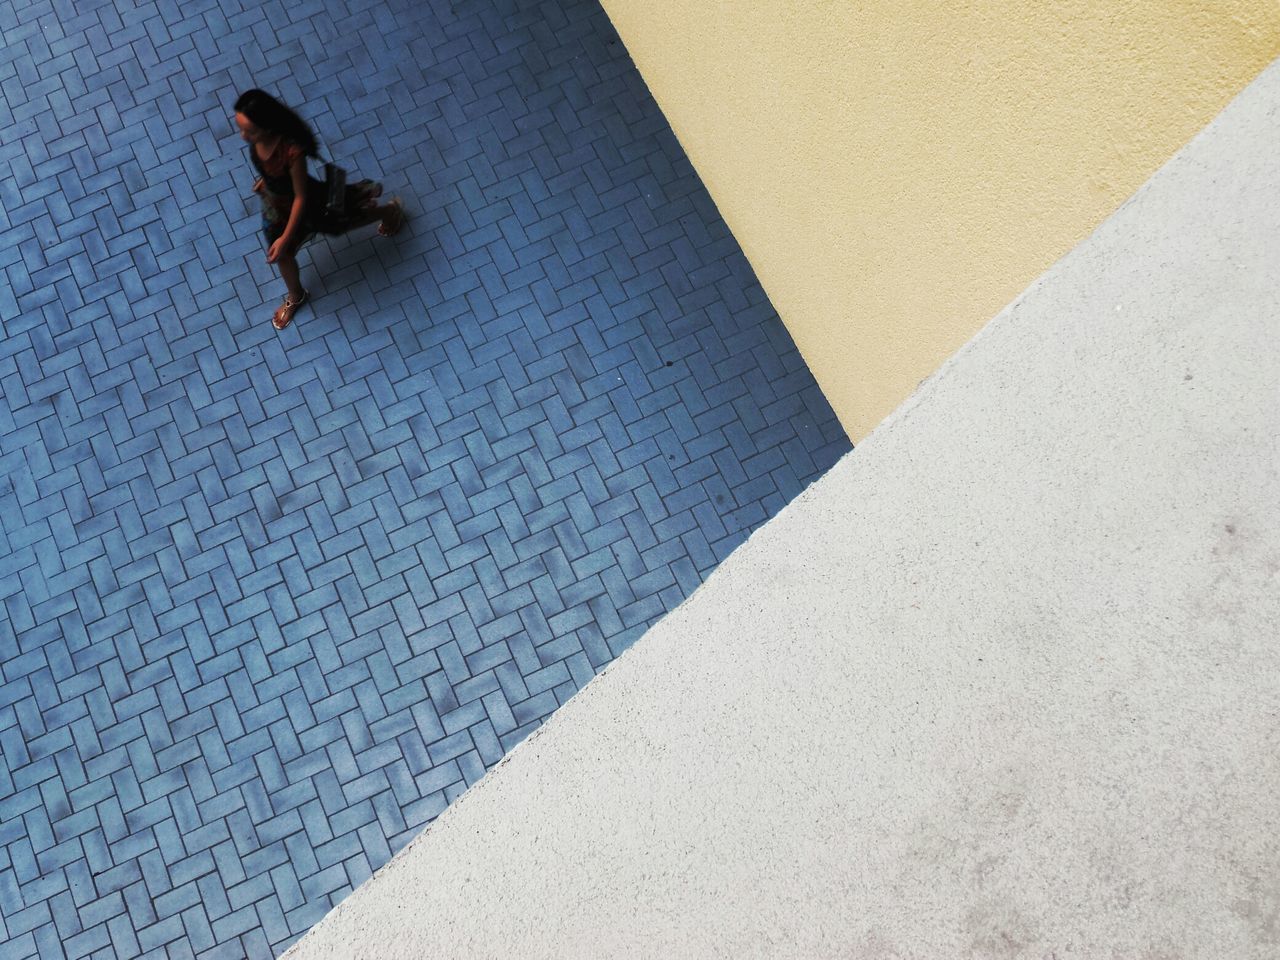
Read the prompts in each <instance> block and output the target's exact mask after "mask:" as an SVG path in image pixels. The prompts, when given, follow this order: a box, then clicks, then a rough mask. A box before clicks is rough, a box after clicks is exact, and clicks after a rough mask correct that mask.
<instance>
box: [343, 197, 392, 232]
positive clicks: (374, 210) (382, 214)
mask: <svg viewBox="0 0 1280 960" xmlns="http://www.w3.org/2000/svg"><path fill="white" fill-rule="evenodd" d="M401 212H402V210H401V208H400V207H398V206H397V205H396V204H395V203H394V202H393V203H384V204H382V205H381V206H378V205H376V204H375V205H372V206H369V207H367V208H362V209H360V210H357V211H356V213H355V215H354V216H353V217H352V224H351V225H352V226H353V227H367V226H368V225H369V224H371V223H379V224H382V225H383V226H390V225H391V224H393V223H394V222H395V218H396V217H399V216H400V215H401Z"/></svg>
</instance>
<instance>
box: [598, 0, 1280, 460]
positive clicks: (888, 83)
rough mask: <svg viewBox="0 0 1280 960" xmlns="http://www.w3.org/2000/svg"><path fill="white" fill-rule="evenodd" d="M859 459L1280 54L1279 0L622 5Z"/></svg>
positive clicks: (650, 0) (648, 68) (681, 1)
mask: <svg viewBox="0 0 1280 960" xmlns="http://www.w3.org/2000/svg"><path fill="white" fill-rule="evenodd" d="M604 6H605V8H606V10H607V11H608V13H609V16H610V17H611V19H612V20H613V22H614V25H615V27H616V28H617V29H618V31H619V34H620V35H621V37H622V39H623V42H624V43H625V44H626V45H627V49H628V50H629V52H630V53H631V55H632V57H633V58H634V59H635V61H636V64H637V66H638V67H639V68H640V72H641V74H642V75H643V76H644V78H645V80H646V82H647V83H648V84H649V87H650V89H651V90H652V92H653V94H654V96H655V98H656V99H657V101H658V104H659V105H660V106H661V107H662V109H663V111H664V112H665V113H666V115H667V118H668V119H669V120H670V122H671V125H672V127H673V128H674V130H675V132H676V134H677V136H678V137H679V138H680V141H681V143H682V144H683V145H684V147H685V149H686V150H687V152H688V154H689V157H690V159H691V160H692V162H693V164H694V166H695V167H696V168H697V170H698V172H699V173H700V174H701V176H702V178H703V181H704V182H705V183H706V185H707V187H708V189H709V190H710V192H711V196H712V198H713V199H714V200H715V202H716V204H717V205H718V206H719V208H720V212H721V214H722V215H723V216H724V218H725V220H726V221H727V223H728V224H729V227H730V229H732V230H733V232H734V235H735V236H736V237H737V238H738V240H739V242H740V243H741V244H742V247H743V250H744V251H745V252H746V255H747V258H748V259H749V260H750V261H751V264H752V266H753V267H754V268H755V270H756V273H757V275H758V276H759V278H760V281H761V283H762V284H763V285H764V288H765V290H766V292H767V293H768V294H769V296H770V298H771V299H772V301H773V304H774V306H775V307H777V309H778V312H779V314H780V315H781V316H782V319H783V321H784V322H785V323H786V324H787V327H788V329H789V330H790V331H791V334H792V336H793V337H794V338H795V340H796V343H797V344H798V346H799V348H800V351H801V353H802V354H803V355H804V358H805V360H806V361H807V362H808V364H809V366H810V367H811V368H812V370H813V373H814V375H815V376H816V377H817V380H818V383H819V384H820V385H821V386H822V388H823V390H824V391H825V392H826V395H827V397H828V399H829V400H830V401H831V404H832V405H833V406H834V407H835V410H836V412H837V414H838V415H839V416H840V418H841V421H842V422H843V423H844V426H845V428H846V429H847V430H848V431H849V434H850V435H851V436H852V437H853V438H854V439H855V440H858V439H861V438H862V437H863V436H865V435H866V434H867V433H868V432H869V431H870V430H871V429H872V428H873V427H874V426H875V425H876V424H877V423H878V422H879V421H880V420H881V419H882V418H883V417H884V416H885V415H886V414H887V413H889V411H891V410H892V409H893V408H894V407H896V406H897V405H898V404H899V403H900V402H901V401H902V400H903V399H904V398H905V397H906V396H907V395H908V394H910V393H911V391H912V390H913V389H914V388H915V387H916V385H917V384H918V383H919V381H920V380H921V379H923V378H924V377H926V376H928V375H929V374H930V373H932V372H933V371H934V370H935V369H936V368H937V366H938V365H939V364H940V363H941V362H942V361H943V360H944V359H946V358H947V357H948V356H949V355H950V354H951V353H952V352H953V351H955V350H956V348H957V347H959V346H960V345H961V344H962V343H964V341H965V340H967V339H968V338H969V337H970V336H972V335H973V333H974V332H975V331H976V330H977V329H978V328H979V327H980V326H982V324H983V323H985V322H986V321H987V320H988V319H990V318H991V317H992V316H993V315H994V314H996V313H997V312H999V310H1000V309H1001V308H1002V307H1004V306H1005V304H1007V303H1008V302H1009V301H1010V300H1011V299H1012V298H1013V297H1014V296H1015V295H1017V294H1018V293H1019V292H1020V291H1021V290H1022V289H1023V288H1024V287H1025V286H1026V285H1027V284H1028V283H1030V282H1031V281H1032V280H1033V279H1035V278H1036V277H1037V276H1038V275H1039V274H1040V273H1042V272H1043V271H1044V270H1045V269H1046V268H1047V267H1049V266H1050V264H1052V263H1053V262H1054V261H1055V260H1057V259H1058V258H1059V257H1060V256H1062V255H1063V254H1064V253H1066V252H1067V251H1068V250H1069V249H1071V247H1072V246H1074V245H1075V244H1076V243H1077V242H1078V241H1079V240H1081V239H1082V238H1083V237H1084V236H1086V235H1087V234H1088V233H1089V232H1090V231H1091V230H1092V229H1093V228H1094V227H1096V226H1097V225H1098V224H1099V223H1100V222H1101V221H1102V220H1103V219H1105V218H1106V217H1107V216H1108V215H1109V214H1110V213H1111V212H1112V211H1113V210H1114V209H1115V208H1116V207H1117V206H1118V205H1119V204H1120V203H1121V202H1122V201H1123V200H1124V199H1125V198H1127V197H1128V196H1129V195H1130V194H1131V193H1132V192H1133V191H1134V190H1135V189H1136V188H1137V187H1138V186H1140V185H1141V184H1142V182H1143V181H1144V180H1146V178H1147V177H1148V176H1150V174H1151V173H1153V172H1154V171H1155V170H1156V169H1157V168H1158V167H1159V166H1160V165H1161V164H1162V163H1163V162H1164V161H1165V160H1166V159H1168V157H1169V156H1170V155H1171V154H1172V153H1173V152H1174V151H1175V150H1177V149H1178V148H1179V147H1180V146H1182V144H1184V143H1185V142H1186V141H1187V140H1188V139H1190V137H1191V136H1192V135H1193V134H1195V132H1196V131H1197V130H1199V129H1200V128H1201V127H1203V126H1204V124H1205V123H1207V122H1208V121H1209V120H1210V119H1212V118H1213V116H1214V115H1215V114H1216V113H1217V112H1218V111H1219V110H1220V109H1221V108H1222V107H1223V106H1225V105H1226V103H1227V101H1228V100H1230V99H1231V97H1232V96H1233V95H1234V94H1235V93H1236V92H1238V91H1239V90H1240V89H1241V88H1242V87H1244V86H1245V84H1247V83H1248V81H1250V80H1251V79H1253V77H1254V76H1255V75H1256V74H1257V73H1258V72H1259V71H1260V70H1261V69H1262V67H1263V66H1265V65H1266V64H1267V63H1269V62H1270V61H1271V59H1272V58H1274V57H1275V56H1276V55H1277V54H1280V3H1277V2H1275V0H1267V2H1263V0H1236V2H1232V0H1221V2H1207V0H1206V2H1198V3H1193V2H1176V0H1139V2H1128V0H1112V2H1110V3H1107V2H1101V0H1097V2H1090V0H1062V2H1039V0H1023V2H1018V3H1014V2H999V0H987V2H974V3H963V2H952V3H937V2H918V0H892V2H888V0H604Z"/></svg>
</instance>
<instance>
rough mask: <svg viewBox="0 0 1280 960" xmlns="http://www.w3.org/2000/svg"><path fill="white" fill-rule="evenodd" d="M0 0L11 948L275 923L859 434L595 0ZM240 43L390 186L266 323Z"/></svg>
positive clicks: (60, 949) (255, 941)
mask: <svg viewBox="0 0 1280 960" xmlns="http://www.w3.org/2000/svg"><path fill="white" fill-rule="evenodd" d="M0 29H2V30H3V47H2V52H0V205H2V207H3V210H2V211H0V270H2V271H3V280H2V281H0V320H3V334H2V335H0V391H2V394H3V396H2V398H0V520H2V538H3V539H2V540H0V598H2V600H3V606H2V609H0V751H2V753H3V762H2V763H0V947H2V948H3V949H0V954H2V955H3V956H5V957H11V958H24V957H34V956H40V957H43V958H49V957H62V956H66V957H85V956H92V957H117V956H118V957H134V956H139V955H148V956H173V957H181V956H198V957H242V956H246V955H247V956H252V957H257V956H268V955H271V954H272V953H278V952H279V951H280V950H282V949H283V948H284V947H285V946H286V945H288V944H289V943H291V942H292V941H293V940H295V939H296V938H297V937H298V936H299V935H300V934H301V933H302V932H303V931H305V930H306V928H307V927H308V926H309V925H310V924H312V923H314V922H315V921H316V920H317V919H319V917H320V916H321V915H322V914H323V913H324V912H325V911H326V910H327V909H328V908H329V907H330V906H331V905H332V904H334V903H335V902H336V901H338V900H339V899H341V898H342V897H343V896H344V895H345V894H346V893H347V892H349V891H350V890H351V889H352V887H353V886H354V885H356V884H358V883H360V882H361V881H362V880H364V879H365V878H366V877H368V876H369V874H370V872H371V871H372V870H374V869H376V868H377V867H378V866H379V865H381V864H382V863H384V862H385V861H386V860H387V859H388V858H389V857H390V856H391V855H392V853H393V852H394V851H396V850H397V849H399V848H400V847H402V846H403V845H404V844H405V843H406V842H407V841H408V839H409V838H410V837H412V836H413V835H414V834H415V832H417V831H418V830H420V829H421V828H422V827H423V826H424V825H425V824H427V823H428V822H430V821H431V819H432V818H433V817H435V816H436V815H437V814H439V813H440V812H441V811H442V810H443V809H444V808H445V806H446V805H447V804H448V803H449V802H450V801H451V800H453V799H454V798H455V797H456V796H458V794H459V793H461V792H462V791H463V790H464V789H465V788H466V786H467V785H468V784H470V783H473V782H475V780H476V779H477V778H479V777H480V776H481V775H482V774H483V773H484V771H485V770H486V769H487V768H488V767H490V766H492V765H493V764H494V763H495V762H496V761H497V760H498V759H499V758H500V757H501V756H502V755H503V753H504V751H506V750H508V749H510V748H511V747H512V746H513V745H514V744H515V743H516V742H518V741H519V740H520V739H521V738H522V737H524V736H526V735H527V734H528V733H529V732H530V731H531V730H532V729H534V728H535V727H536V726H537V725H538V724H539V723H541V722H542V721H543V720H544V719H545V718H546V717H547V716H548V715H549V714H550V713H551V712H552V711H554V710H555V709H556V707H557V706H558V705H559V704H561V703H564V702H565V700H566V699H568V698H569V697H570V696H572V695H573V693H574V691H576V690H578V689H579V688H580V687H581V686H582V685H583V684H584V683H586V682H587V681H588V680H589V679H590V678H591V677H592V675H593V674H594V673H596V672H597V671H599V670H600V669H601V668H602V667H603V666H604V665H605V664H607V663H608V662H609V661H610V660H611V659H612V658H613V657H615V656H617V655H618V654H619V653H620V652H621V651H622V650H623V649H625V648H626V647H627V646H628V645H629V644H631V643H632V642H634V641H635V639H636V638H637V637H638V636H639V635H640V634H641V633H642V632H643V631H644V629H645V628H646V626H648V625H649V624H651V623H652V622H653V621H654V620H655V619H657V618H658V617H660V616H661V615H662V614H663V613H664V612H665V611H667V610H670V609H671V608H672V606H674V605H675V604H676V603H678V602H679V601H680V600H681V599H682V598H683V597H685V596H687V595H688V594H689V592H690V591H692V590H693V589H694V588H695V587H697V585H698V584H699V583H700V582H701V581H702V579H703V578H704V577H705V576H706V575H707V573H708V572H709V571H710V570H711V569H712V568H713V567H715V565H716V564H717V563H718V562H719V561H720V560H722V559H723V558H724V557H725V556H726V554H728V552H729V551H730V550H732V549H733V548H734V547H735V546H736V545H738V544H739V543H741V542H742V540H743V539H744V538H745V537H746V536H747V535H748V533H749V532H750V531H751V530H752V529H754V528H755V527H756V526H758V525H759V524H760V523H762V522H764V521H765V520H766V519H767V518H768V517H769V516H771V515H772V514H773V513H775V512H776V511H777V510H778V509H779V507H781V506H782V505H783V504H784V503H786V502H787V500H788V499H790V498H791V497H793V496H794V495H795V494H796V493H798V492H799V491H800V490H801V489H802V487H803V486H804V485H805V484H807V483H808V482H810V481H811V480H813V479H814V478H815V477H817V476H818V475H819V474H820V473H821V472H822V471H823V470H824V469H826V468H827V467H828V466H829V465H830V464H831V463H833V462H834V460H835V459H836V458H837V457H838V456H839V455H840V454H841V453H843V452H844V451H845V450H847V449H848V447H849V444H848V441H847V440H846V439H845V437H844V436H843V434H842V432H841V431H840V429H839V427H838V425H837V423H836V421H835V419H834V417H833V416H832V413H831V411H830V409H829V408H828V406H827V404H826V403H825V401H824V400H823V398H822V396H821V395H820V393H819V392H818V390H817V388H816V386H815V384H814V382H813V380H812V378H811V376H810V374H809V373H808V371H807V369H806V368H805V366H804V364H803V363H802V362H801V360H800V358H799V356H798V354H797V352H796V350H795V348H794V346H793V344H792V343H791V341H790V339H789V338H788V336H787V334H786V333H785V331H784V330H783V328H782V326H781V325H780V323H779V321H778V318H777V316H776V314H775V313H774V311H773V309H772V308H771V307H770V305H769V303H768V301H767V299H766V298H765V296H764V294H763V293H762V291H761V289H760V286H759V285H758V283H757V282H756V280H755V279H754V277H753V275H752V273H751V270H750V269H749V267H748V266H747V264H746V262H745V260H744V259H743V256H742V254H741V252H740V251H739V249H738V247H737V245H736V243H735V241H734V240H733V238H732V236H731V235H730V234H729V232H728V230H727V229H726V227H725V225H724V223H723V222H722V221H721V220H720V218H719V216H718V214H717V213H716V211H715V208H714V206H713V205H712V204H711V202H710V200H709V199H708V197H707V194H706V193H705V192H704V190H703V189H702V187H701V185H700V183H699V181H698V180H697V178H696V176H695V175H694V174H693V172H692V170H691V168H690V165H689V163H688V161H687V160H686V159H685V157H684V155H683V154H682V152H681V150H680V148H679V145H678V143H677V142H676V140H675V138H674V136H673V135H672V133H671V132H670V130H669V129H668V128H667V126H666V124H665V122H664V121H663V119H662V117H661V115H660V113H659V112H658V110H657V108H656V107H655V105H654V103H653V101H652V100H651V99H650V97H649V95H648V93H647V91H646V89H645V87H644V84H643V82H642V81H641V79H640V78H639V76H638V75H637V73H636V71H635V69H634V67H633V66H632V64H631V62H630V60H629V58H628V57H627V54H626V52H625V50H624V48H623V47H622V44H621V43H620V42H619V41H618V39H617V37H616V35H615V34H614V33H613V31H612V29H611V27H610V25H609V22H608V20H607V18H606V17H605V16H604V14H603V13H602V12H601V10H600V9H599V7H598V6H597V5H596V4H595V2H594V0H569V2H564V3H546V4H542V5H534V4H525V3H519V2H514V0H496V2H490V0H455V2H453V3H449V2H445V0H433V2H426V0H298V2H291V3H287V4H281V3H274V2H272V3H259V2H256V0H252V2H251V0H181V2H180V3H179V2H178V0H167V2H161V3H154V2H140V3H136V4H135V3H130V2H128V0H75V2H72V0H54V2H49V0H0ZM252 85H259V86H264V87H267V88H269V89H274V90H278V91H280V92H281V94H282V96H283V97H284V99H286V100H287V101H290V102H293V103H294V104H296V105H298V106H299V107H300V108H301V110H302V112H303V113H304V114H306V115H307V116H308V117H310V118H311V119H312V120H313V121H314V122H315V123H316V125H317V127H318V129H319V131H320V133H321V135H322V138H323V141H324V142H325V144H327V145H331V146H332V147H333V149H334V152H335V153H336V154H337V156H338V158H339V159H340V160H342V161H344V162H346V163H347V164H348V165H350V166H351V167H353V168H354V169H355V170H356V171H357V173H358V174H360V175H369V176H374V177H378V178H382V179H385V181H386V182H387V184H388V186H389V188H391V189H393V190H394V191H396V192H399V193H402V194H403V195H404V196H405V197H406V198H407V200H408V203H409V207H410V209H411V211H412V212H413V214H414V217H413V220H412V221H411V223H410V225H409V227H408V228H407V230H406V232H405V233H404V234H402V235H401V236H400V237H398V238H396V239H395V240H394V241H385V240H382V241H376V240H373V239H372V238H371V236H370V234H371V233H372V231H366V232H365V233H363V234H361V235H359V236H352V237H348V238H341V239H337V240H332V241H330V240H320V241H316V242H315V243H314V244H313V245H312V246H311V247H310V249H309V253H308V254H305V255H304V256H303V269H304V279H305V282H306V283H307V285H308V286H309V287H310V289H311V291H312V293H313V295H314V301H313V304H312V305H311V306H310V307H308V308H305V309H304V310H303V311H302V312H301V313H300V315H299V317H298V320H297V322H296V323H295V324H294V326H293V327H292V328H291V329H290V330H288V331H286V332H285V333H283V334H277V333H276V332H275V331H274V330H272V328H271V326H270V324H269V322H268V318H269V316H270V313H271V310H272V309H273V308H274V306H275V304H276V303H277V302H278V300H279V297H280V295H281V293H282V288H281V285H280V282H279V280H278V279H277V278H275V277H274V276H273V273H272V271H271V269H270V268H269V267H267V266H266V264H265V263H264V260H263V251H262V244H261V240H260V237H259V234H258V223H257V218H256V216H254V215H253V214H252V212H251V207H249V206H247V205H246V200H245V198H246V196H247V195H248V187H249V183H250V179H251V178H250V176H249V172H248V168H247V161H246V157H245V153H244V145H243V144H242V143H241V142H240V141H239V140H238V139H236V137H235V136H234V134H233V130H232V126H231V118H230V115H229V113H230V107H229V105H230V103H231V102H232V100H233V99H234V96H235V93H236V91H237V90H239V89H243V88H246V87H249V86H252ZM499 908H500V906H499V905H495V909H499Z"/></svg>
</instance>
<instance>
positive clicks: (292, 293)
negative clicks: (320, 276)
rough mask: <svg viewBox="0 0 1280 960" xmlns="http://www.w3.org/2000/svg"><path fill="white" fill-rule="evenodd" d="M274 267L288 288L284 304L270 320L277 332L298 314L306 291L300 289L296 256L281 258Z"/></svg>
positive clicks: (300, 282)
mask: <svg viewBox="0 0 1280 960" xmlns="http://www.w3.org/2000/svg"><path fill="white" fill-rule="evenodd" d="M276 266H277V267H279V268H280V276H281V277H283V278H284V282H285V286H286V287H288V288H289V296H288V297H287V298H286V299H285V302H284V303H282V304H281V305H280V306H279V307H277V308H276V313H275V316H274V317H272V318H271V322H272V324H274V325H275V328H276V329H277V330H283V329H284V328H285V327H287V326H288V325H289V324H290V323H291V322H292V321H293V315H294V314H295V313H297V312H298V308H299V307H300V306H302V304H303V302H304V301H305V300H306V299H307V291H305V290H303V289H302V279H301V277H300V276H299V270H298V258H297V257H296V256H294V255H293V254H289V255H287V256H283V257H281V258H280V259H279V260H277V261H276Z"/></svg>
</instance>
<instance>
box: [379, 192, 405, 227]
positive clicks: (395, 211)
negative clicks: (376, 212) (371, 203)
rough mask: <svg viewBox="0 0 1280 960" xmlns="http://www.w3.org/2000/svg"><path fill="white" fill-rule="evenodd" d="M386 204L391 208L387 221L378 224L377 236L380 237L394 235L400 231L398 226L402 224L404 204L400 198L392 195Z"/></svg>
mask: <svg viewBox="0 0 1280 960" xmlns="http://www.w3.org/2000/svg"><path fill="white" fill-rule="evenodd" d="M387 206H389V207H390V208H391V217H390V220H389V221H384V222H382V223H380V224H378V236H380V237H394V236H395V235H396V234H397V233H399V232H400V228H401V227H403V226H404V221H405V216H404V204H403V203H401V202H400V198H399V197H392V198H391V202H390V203H389V204H387Z"/></svg>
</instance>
